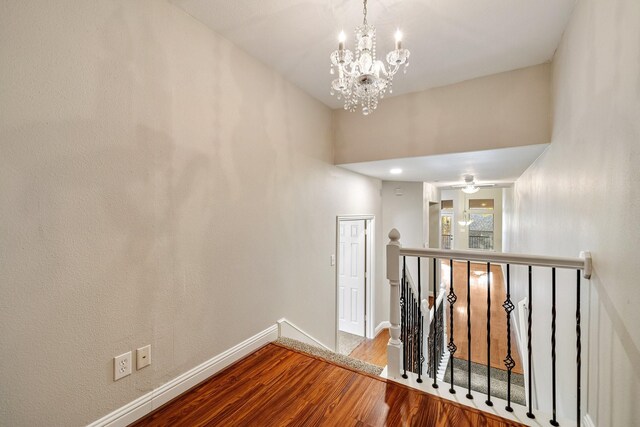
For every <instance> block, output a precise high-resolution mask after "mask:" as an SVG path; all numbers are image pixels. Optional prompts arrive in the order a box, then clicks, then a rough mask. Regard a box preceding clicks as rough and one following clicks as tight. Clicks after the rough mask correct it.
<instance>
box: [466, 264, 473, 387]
mask: <svg viewBox="0 0 640 427" xmlns="http://www.w3.org/2000/svg"><path fill="white" fill-rule="evenodd" d="M467 399H473V395H472V394H471V261H467Z"/></svg>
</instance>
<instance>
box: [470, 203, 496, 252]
mask: <svg viewBox="0 0 640 427" xmlns="http://www.w3.org/2000/svg"><path fill="white" fill-rule="evenodd" d="M469 202H471V200H469ZM492 202H493V200H492ZM470 219H471V224H469V249H486V250H493V214H492V213H471V215H470Z"/></svg>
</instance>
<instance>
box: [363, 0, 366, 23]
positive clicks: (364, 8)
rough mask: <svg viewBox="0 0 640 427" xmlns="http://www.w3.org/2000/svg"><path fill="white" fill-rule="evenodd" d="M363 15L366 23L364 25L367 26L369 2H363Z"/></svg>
mask: <svg viewBox="0 0 640 427" xmlns="http://www.w3.org/2000/svg"><path fill="white" fill-rule="evenodd" d="M362 13H363V14H364V21H363V22H362V23H363V24H364V25H367V0H364V2H363V8H362Z"/></svg>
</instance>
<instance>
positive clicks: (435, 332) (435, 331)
mask: <svg viewBox="0 0 640 427" xmlns="http://www.w3.org/2000/svg"><path fill="white" fill-rule="evenodd" d="M437 265H438V260H437V259H436V258H435V257H434V258H433V351H432V354H433V363H432V365H433V384H432V387H433V388H438V364H439V360H438V358H437V355H438V354H439V352H438V349H437V348H436V347H438V346H439V342H438V341H439V339H438V294H437V293H436V288H437V286H436V284H437V283H438V279H437V276H438V275H437V273H438V272H437ZM428 294H429V293H428V292H427V295H428Z"/></svg>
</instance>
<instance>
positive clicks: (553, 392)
mask: <svg viewBox="0 0 640 427" xmlns="http://www.w3.org/2000/svg"><path fill="white" fill-rule="evenodd" d="M551 399H552V406H553V418H552V419H551V420H550V421H549V422H550V423H551V425H552V426H559V425H560V424H559V423H558V421H557V419H556V269H555V268H552V269H551Z"/></svg>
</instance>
